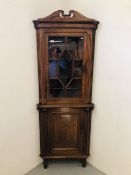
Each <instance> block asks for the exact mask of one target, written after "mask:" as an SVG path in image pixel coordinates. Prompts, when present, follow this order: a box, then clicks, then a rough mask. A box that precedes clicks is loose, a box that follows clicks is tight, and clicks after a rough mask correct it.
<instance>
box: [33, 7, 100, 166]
mask: <svg viewBox="0 0 131 175" xmlns="http://www.w3.org/2000/svg"><path fill="white" fill-rule="evenodd" d="M33 22H34V26H35V28H36V33H37V52H38V74H39V104H38V105H37V108H38V110H39V120H40V147H41V154H40V156H41V157H42V158H43V160H44V168H47V165H48V161H49V160H52V159H78V160H80V161H81V163H82V166H83V167H85V166H86V158H87V157H88V156H89V145H90V129H91V112H92V109H93V108H94V105H93V103H91V96H92V77H93V62H94V43H95V31H96V29H97V25H98V23H99V22H98V21H95V20H93V19H90V18H87V17H85V16H83V15H82V14H80V13H79V12H77V11H74V10H70V11H69V14H64V11H63V10H58V11H55V12H54V13H52V14H51V15H49V16H47V17H45V18H40V19H38V20H34V21H33Z"/></svg>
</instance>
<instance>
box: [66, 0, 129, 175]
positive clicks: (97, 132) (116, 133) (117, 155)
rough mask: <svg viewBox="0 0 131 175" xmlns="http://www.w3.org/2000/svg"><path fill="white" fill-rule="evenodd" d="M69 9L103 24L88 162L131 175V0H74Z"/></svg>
mask: <svg viewBox="0 0 131 175" xmlns="http://www.w3.org/2000/svg"><path fill="white" fill-rule="evenodd" d="M68 9H76V10H78V11H80V12H81V13H83V14H85V15H87V16H89V17H92V18H95V19H97V20H99V21H100V25H99V28H98V30H97V36H96V50H95V65H94V83H93V102H94V103H95V106H96V107H95V110H94V112H93V118H92V133H91V156H90V159H89V160H90V162H91V163H92V164H93V165H94V166H95V167H97V168H99V169H100V170H102V171H103V172H106V173H107V175H131V1H130V0H124V1H123V0H115V1H114V0H110V1H105V0H91V1H89V0H81V1H76V0H72V1H71V3H70V4H69V6H68Z"/></svg>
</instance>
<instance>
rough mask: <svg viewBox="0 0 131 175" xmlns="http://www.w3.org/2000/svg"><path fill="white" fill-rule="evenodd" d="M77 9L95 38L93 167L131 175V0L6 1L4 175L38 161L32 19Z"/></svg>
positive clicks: (0, 76)
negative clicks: (91, 22) (93, 27)
mask: <svg viewBox="0 0 131 175" xmlns="http://www.w3.org/2000/svg"><path fill="white" fill-rule="evenodd" d="M57 9H64V10H66V12H68V10H69V9H75V10H78V11H79V12H81V13H83V14H85V15H86V16H89V17H91V18H95V19H96V20H99V21H100V25H99V28H98V30H97V35H96V49H95V65H94V81H93V102H94V103H95V106H96V107H95V110H94V112H93V117H92V132H91V151H90V152H91V156H90V159H89V161H90V163H91V164H93V165H94V166H95V167H97V168H99V169H100V170H102V171H104V172H106V173H107V175H131V151H130V148H131V137H130V133H131V127H130V123H131V117H130V116H131V115H130V113H131V107H130V101H131V53H130V45H131V44H130V41H131V20H130V19H131V1H130V0H124V1H122V0H116V1H113V0H110V1H104V0H92V1H89V0H81V1H76V0H70V1H69V0H66V1H65V0H63V1H61V0H57V1H56V0H54V1H52V0H48V1H46V0H45V1H42V0H37V1H35V0H28V1H25V0H23V1H20V0H19V1H18V0H4V1H3V2H1V6H0V24H1V27H0V41H1V42H0V107H1V108H0V174H2V175H9V174H10V175H23V174H25V173H26V172H28V171H29V170H31V169H32V168H33V167H35V166H36V165H38V164H39V163H40V162H41V159H40V158H39V156H38V155H39V125H38V112H37V111H36V104H37V103H38V78H37V60H36V40H35V30H34V28H33V24H32V20H33V19H37V18H38V17H43V16H46V15H49V14H50V13H51V12H53V11H55V10H57Z"/></svg>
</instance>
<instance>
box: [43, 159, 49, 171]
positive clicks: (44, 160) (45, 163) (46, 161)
mask: <svg viewBox="0 0 131 175" xmlns="http://www.w3.org/2000/svg"><path fill="white" fill-rule="evenodd" d="M43 164H44V169H47V167H48V160H47V159H43Z"/></svg>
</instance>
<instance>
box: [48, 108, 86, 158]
mask: <svg viewBox="0 0 131 175" xmlns="http://www.w3.org/2000/svg"><path fill="white" fill-rule="evenodd" d="M46 117H47V120H46V121H47V126H46V129H47V131H46V134H47V135H46V138H47V145H48V156H56V157H57V156H58V157H62V156H63V157H65V158H66V157H72V158H73V157H77V156H78V157H79V156H80V155H84V154H86V147H87V138H88V129H87V124H86V123H85V122H88V121H87V120H85V119H86V115H85V112H84V110H81V109H72V108H60V109H49V110H48V114H47V116H46ZM87 117H88V116H87ZM47 145H45V146H47Z"/></svg>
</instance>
